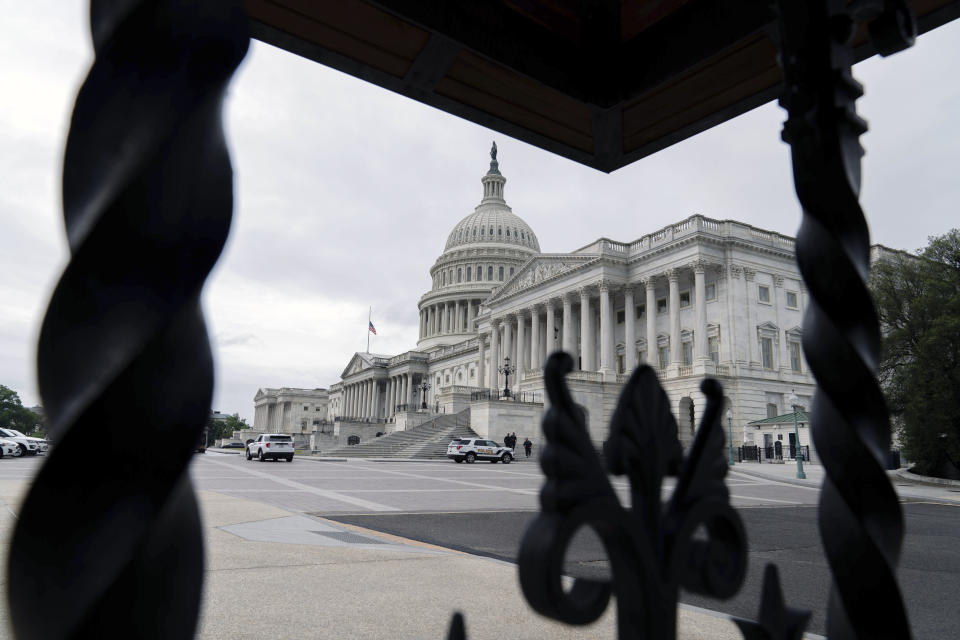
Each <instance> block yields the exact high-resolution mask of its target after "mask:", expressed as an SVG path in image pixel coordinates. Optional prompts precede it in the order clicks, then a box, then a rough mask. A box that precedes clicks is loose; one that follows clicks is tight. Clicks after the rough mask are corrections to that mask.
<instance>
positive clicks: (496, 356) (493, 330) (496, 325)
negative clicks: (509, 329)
mask: <svg viewBox="0 0 960 640" xmlns="http://www.w3.org/2000/svg"><path fill="white" fill-rule="evenodd" d="M499 363H500V321H499V320H495V321H493V322H491V323H490V388H491V389H497V388H498V387H499V386H500V377H499V375H498V374H499V372H498V371H497V367H499V366H500V364H499Z"/></svg>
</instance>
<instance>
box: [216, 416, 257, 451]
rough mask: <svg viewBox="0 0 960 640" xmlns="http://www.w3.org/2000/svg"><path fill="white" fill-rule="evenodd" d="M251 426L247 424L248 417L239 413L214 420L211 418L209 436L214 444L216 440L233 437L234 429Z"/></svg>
mask: <svg viewBox="0 0 960 640" xmlns="http://www.w3.org/2000/svg"><path fill="white" fill-rule="evenodd" d="M249 428H250V425H248V424H247V420H246V418H241V417H240V414H239V413H235V414H233V415H232V416H227V418H226V419H225V420H214V419H213V418H211V419H209V420H207V434H208V435H207V438H208V441H209V442H210V443H211V444H212V443H213V441H214V440H220V439H222V438H230V437H232V436H233V432H234V431H240V430H242V429H249Z"/></svg>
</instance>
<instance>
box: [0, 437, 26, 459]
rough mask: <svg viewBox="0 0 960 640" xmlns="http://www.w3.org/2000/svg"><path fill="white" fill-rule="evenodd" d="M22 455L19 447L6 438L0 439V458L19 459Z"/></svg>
mask: <svg viewBox="0 0 960 640" xmlns="http://www.w3.org/2000/svg"><path fill="white" fill-rule="evenodd" d="M21 455H22V452H21V451H20V445H19V444H17V443H16V442H14V441H13V440H9V439H7V438H0V458H3V457H5V456H10V457H11V458H19V457H20V456H21Z"/></svg>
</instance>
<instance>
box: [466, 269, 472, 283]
mask: <svg viewBox="0 0 960 640" xmlns="http://www.w3.org/2000/svg"><path fill="white" fill-rule="evenodd" d="M472 275H473V267H467V282H470V277H471V276H472Z"/></svg>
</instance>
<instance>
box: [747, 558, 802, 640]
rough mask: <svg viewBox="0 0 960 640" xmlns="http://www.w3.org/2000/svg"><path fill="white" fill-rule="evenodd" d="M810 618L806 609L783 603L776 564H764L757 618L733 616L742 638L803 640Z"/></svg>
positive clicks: (755, 639) (751, 639)
mask: <svg viewBox="0 0 960 640" xmlns="http://www.w3.org/2000/svg"><path fill="white" fill-rule="evenodd" d="M809 620H810V612H809V611H801V610H800V609H794V608H793V607H788V606H787V605H786V604H785V603H784V602H783V591H782V590H781V589H780V577H779V575H778V574H777V566H776V565H774V564H767V567H766V569H764V571H763V592H762V595H761V602H760V611H759V612H758V613H757V621H756V622H753V621H751V620H742V619H740V618H734V619H733V621H734V622H736V623H737V626H738V627H740V632H741V633H742V634H743V637H744V640H803V631H804V629H806V628H807V622H808V621H809Z"/></svg>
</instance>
